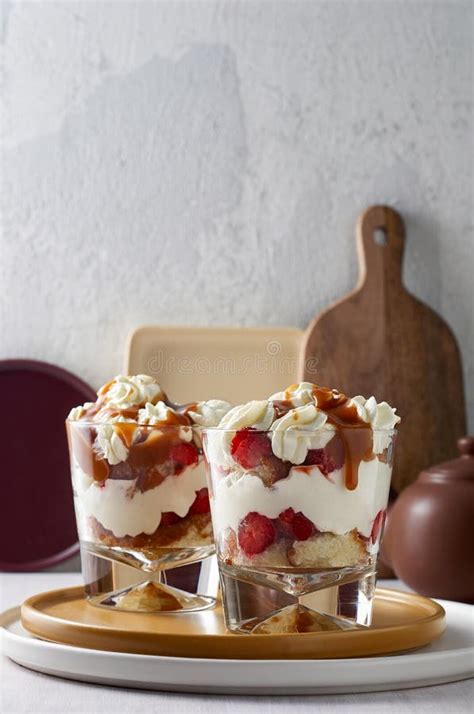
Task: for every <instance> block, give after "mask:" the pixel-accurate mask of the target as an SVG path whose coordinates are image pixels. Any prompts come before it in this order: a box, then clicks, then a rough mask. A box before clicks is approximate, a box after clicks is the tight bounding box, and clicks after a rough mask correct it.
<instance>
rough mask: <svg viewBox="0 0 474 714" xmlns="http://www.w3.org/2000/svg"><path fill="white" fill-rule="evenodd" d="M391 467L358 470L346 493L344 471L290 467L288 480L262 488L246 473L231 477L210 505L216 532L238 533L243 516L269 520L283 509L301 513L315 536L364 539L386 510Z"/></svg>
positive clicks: (222, 483)
mask: <svg viewBox="0 0 474 714" xmlns="http://www.w3.org/2000/svg"><path fill="white" fill-rule="evenodd" d="M391 471H392V469H391V467H390V466H388V465H387V464H385V463H382V462H381V461H379V460H378V459H373V460H372V461H367V462H366V461H363V462H362V463H361V464H360V465H359V483H358V486H357V488H356V489H354V490H353V491H349V490H348V489H347V488H346V487H345V484H344V469H339V470H337V471H333V472H332V473H331V474H329V476H327V477H326V476H323V475H322V474H321V472H320V470H319V468H318V467H317V466H313V467H312V468H311V469H309V468H308V467H306V466H305V467H304V468H301V467H298V466H295V467H293V468H292V469H291V471H290V473H289V475H288V476H287V478H284V479H281V480H280V481H277V482H276V483H275V484H274V485H273V486H271V487H267V486H265V485H264V483H263V482H262V481H261V479H259V478H258V476H255V475H253V474H252V473H251V472H248V471H238V472H236V471H234V472H232V473H231V474H229V475H228V476H226V477H224V478H222V479H221V480H220V481H219V483H218V486H217V489H215V494H214V499H213V501H212V502H211V507H212V512H213V522H214V528H215V531H217V532H219V531H224V530H226V529H227V528H232V529H233V530H234V531H237V529H238V525H239V523H240V521H241V520H242V519H243V518H245V516H246V515H247V513H250V512H252V511H257V512H258V513H261V514H262V515H264V516H267V517H268V518H277V516H278V515H279V514H280V513H281V512H282V511H284V510H286V509H287V508H293V510H294V511H295V512H296V513H297V512H298V511H301V512H302V513H304V515H305V516H306V517H307V518H309V519H310V520H311V521H312V522H313V523H314V524H315V526H316V528H318V530H320V531H330V532H331V533H336V534H343V533H347V532H348V531H351V530H353V529H354V528H357V530H358V531H359V533H361V534H362V535H363V536H366V537H369V536H370V533H371V530H372V524H373V522H374V519H375V516H376V515H377V513H378V512H379V511H380V510H381V509H383V508H386V507H387V500H388V493H389V488H390V478H391Z"/></svg>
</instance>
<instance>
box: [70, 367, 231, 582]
mask: <svg viewBox="0 0 474 714" xmlns="http://www.w3.org/2000/svg"><path fill="white" fill-rule="evenodd" d="M229 408H230V405H229V404H228V403H227V402H224V401H222V400H217V399H212V400H209V401H205V402H193V403H190V404H184V405H178V404H175V403H173V402H172V401H170V399H169V398H168V397H167V395H166V394H165V393H164V391H163V390H162V389H161V387H160V385H159V384H158V382H157V381H156V380H155V379H154V378H153V377H151V376H148V375H143V374H139V375H135V376H123V375H120V376H117V377H115V378H114V379H112V380H111V381H110V382H108V383H107V384H105V385H104V386H103V387H101V389H99V391H98V393H97V400H96V401H95V402H93V403H86V404H83V405H82V406H78V407H75V408H74V409H72V411H71V413H70V414H69V417H68V419H67V431H68V438H69V445H70V454H71V469H72V480H73V487H74V499H75V508H76V516H77V523H78V530H79V536H80V540H81V544H86V545H87V547H88V548H89V549H92V550H95V551H97V552H99V553H102V554H106V555H107V557H112V558H117V559H119V560H122V561H125V562H128V563H131V564H134V563H140V564H141V565H142V566H143V567H144V568H145V569H148V570H154V569H156V568H158V569H159V568H161V567H162V565H163V563H166V562H167V561H171V562H173V563H175V564H176V565H178V564H183V563H184V562H191V561H193V560H197V559H200V558H202V557H204V556H205V555H206V554H209V553H211V552H212V551H213V539H212V527H211V518H210V513H209V497H208V490H207V485H206V477H205V468H204V464H203V458H202V449H201V437H200V428H201V427H203V426H213V425H216V424H217V423H218V422H219V421H220V420H221V418H222V417H223V415H224V414H225V413H226V412H227V411H228V410H229Z"/></svg>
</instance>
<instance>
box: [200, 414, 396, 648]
mask: <svg viewBox="0 0 474 714" xmlns="http://www.w3.org/2000/svg"><path fill="white" fill-rule="evenodd" d="M288 406H292V405H288ZM293 411H295V412H298V411H301V410H293ZM285 439H286V440H287V441H286V445H287V446H289V448H286V447H285ZM394 439H395V430H394V429H384V430H382V431H380V432H379V431H377V430H376V429H374V428H372V427H371V426H370V425H368V424H365V425H364V424H357V428H356V427H355V426H354V425H353V426H350V427H342V426H339V428H338V429H337V430H335V429H334V427H332V426H330V427H328V429H327V430H326V429H325V427H324V426H323V427H322V428H321V429H319V430H318V431H317V433H316V432H315V431H309V430H308V431H305V430H304V428H303V427H302V428H300V429H298V430H297V431H286V432H284V433H281V432H275V430H267V431H261V430H258V429H256V428H252V427H250V428H249V427H247V428H241V429H221V428H214V429H206V430H204V434H203V442H204V451H205V454H206V457H207V463H208V479H209V487H210V500H211V511H212V518H213V528H214V535H215V540H216V547H217V557H218V563H219V571H220V578H221V585H222V589H223V604H224V613H225V619H226V624H227V627H228V628H229V629H230V630H232V631H236V632H247V633H249V632H252V633H260V634H265V633H272V632H307V631H317V630H332V629H334V630H337V629H346V628H352V627H358V626H368V625H370V623H371V615H372V601H373V597H374V592H375V574H376V562H377V553H378V549H379V543H380V539H381V535H382V530H383V525H384V521H385V515H386V508H387V502H388V496H389V489H390V479H391V472H392V461H393V448H394ZM275 451H276V452H277V453H279V454H280V456H281V452H282V451H283V453H285V451H286V452H291V454H293V456H292V457H291V458H289V459H286V460H284V459H283V458H280V457H279V456H277V455H276V454H275Z"/></svg>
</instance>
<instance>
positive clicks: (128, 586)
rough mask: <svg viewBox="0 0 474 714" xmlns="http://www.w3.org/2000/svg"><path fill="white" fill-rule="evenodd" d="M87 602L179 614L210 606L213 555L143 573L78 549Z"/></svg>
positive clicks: (214, 568)
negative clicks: (196, 561) (166, 568)
mask: <svg viewBox="0 0 474 714" xmlns="http://www.w3.org/2000/svg"><path fill="white" fill-rule="evenodd" d="M81 560H82V572H83V575H84V580H85V594H86V597H87V599H88V601H89V602H90V603H91V604H92V605H95V606H97V607H105V608H109V609H114V610H124V611H128V612H166V613H180V612H192V611H197V610H205V609H207V608H210V607H214V605H215V603H216V596H217V589H218V574H217V562H216V558H215V556H212V557H208V558H206V559H204V560H202V561H200V562H198V563H193V564H192V565H185V566H182V567H180V568H169V569H168V570H166V571H165V570H158V571H156V572H154V573H148V572H144V571H143V570H142V569H140V568H136V567H131V566H129V565H124V564H122V563H118V562H116V561H114V560H111V559H109V558H104V557H101V556H99V555H98V554H97V553H96V552H91V550H89V549H88V548H87V547H84V546H83V547H82V548H81Z"/></svg>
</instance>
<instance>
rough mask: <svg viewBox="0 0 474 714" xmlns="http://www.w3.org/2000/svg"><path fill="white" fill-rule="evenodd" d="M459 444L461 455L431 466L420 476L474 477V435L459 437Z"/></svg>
mask: <svg viewBox="0 0 474 714" xmlns="http://www.w3.org/2000/svg"><path fill="white" fill-rule="evenodd" d="M457 446H458V449H459V453H460V456H458V458H457V459H452V460H451V461H444V462H443V463H442V464H436V465H435V466H430V468H429V469H425V470H424V471H422V472H421V474H420V476H425V475H426V477H427V478H433V477H435V478H436V477H437V476H438V477H441V478H448V477H449V478H450V479H460V480H462V479H474V436H463V437H462V438H461V439H458V441H457Z"/></svg>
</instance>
